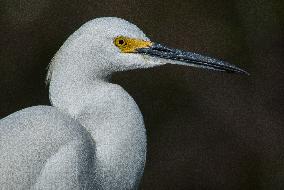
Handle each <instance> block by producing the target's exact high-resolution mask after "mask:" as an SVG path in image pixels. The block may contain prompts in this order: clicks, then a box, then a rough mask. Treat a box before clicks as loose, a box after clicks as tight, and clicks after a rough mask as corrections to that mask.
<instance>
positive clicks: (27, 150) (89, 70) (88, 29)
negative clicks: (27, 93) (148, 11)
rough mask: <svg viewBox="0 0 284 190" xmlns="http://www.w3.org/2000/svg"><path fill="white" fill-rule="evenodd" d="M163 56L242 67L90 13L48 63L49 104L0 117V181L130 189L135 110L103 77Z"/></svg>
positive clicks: (138, 158)
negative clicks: (152, 38)
mask: <svg viewBox="0 0 284 190" xmlns="http://www.w3.org/2000/svg"><path fill="white" fill-rule="evenodd" d="M166 63H171V64H180V65H190V66H196V67H203V68H208V69H214V70H220V71H228V72H236V73H243V74H247V72H245V71H244V70H242V69H239V68H238V67H236V66H233V65H230V64H228V63H226V62H223V61H219V60H217V59H213V58H209V57H206V56H202V55H199V54H195V53H191V52H185V51H182V50H177V49H172V48H167V47H166V46H164V45H161V44H157V43H153V42H151V41H150V40H149V38H147V37H146V35H145V34H144V33H143V32H142V31H141V30H140V29H139V28H138V27H137V26H135V25H134V24H131V23H129V22H127V21H125V20H123V19H119V18H114V17H107V18H97V19H94V20H91V21H89V22H87V23H86V24H84V25H83V26H82V27H81V28H79V29H78V30H77V31H76V32H75V33H74V34H72V35H71V36H70V37H69V38H68V39H67V40H66V42H65V43H64V44H63V45H62V47H61V48H60V50H59V51H58V52H57V53H56V55H55V56H54V58H53V59H52V61H51V63H50V66H49V71H48V75H47V82H48V83H50V84H49V85H50V86H49V97H50V101H51V104H52V106H34V107H29V108H26V109H23V110H20V111H17V112H15V113H13V114H11V115H9V116H7V117H5V118H3V119H2V120H0V189H137V188H138V186H139V181H140V179H141V177H142V175H143V170H144V165H145V158H146V133H145V127H144V122H143V117H142V114H141V112H140V110H139V108H138V106H137V105H136V103H135V101H134V100H133V99H132V97H131V96H130V95H129V94H128V93H127V92H126V91H125V90H124V89H123V88H122V87H120V86H119V85H116V84H112V83H110V82H109V77H110V76H111V74H112V73H113V72H117V71H123V70H131V69H138V68H150V67H154V66H159V65H163V64H166Z"/></svg>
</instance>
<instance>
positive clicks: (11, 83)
mask: <svg viewBox="0 0 284 190" xmlns="http://www.w3.org/2000/svg"><path fill="white" fill-rule="evenodd" d="M283 8H284V1H281V0H278V1H277V0H275V1H273V0H251V1H247V0H187V1H184V0H174V1H171V0H164V1H154V0H152V1H149V0H147V1H146V0H145V1H138V0H116V1H113V0H105V1H100V0H61V1H55V0H0V36H1V38H0V89H1V93H0V118H3V117H5V116H7V115H9V114H11V113H13V112H15V111H17V110H20V109H22V108H25V107H28V106H33V105H41V104H45V105H46V104H49V100H48V87H47V86H45V83H44V80H45V75H46V71H47V70H46V67H47V65H48V63H49V61H50V59H51V58H52V57H53V55H54V54H55V52H56V51H57V50H58V49H59V47H60V46H61V45H62V43H63V42H64V41H65V40H66V38H67V37H68V36H69V35H70V34H72V33H73V32H74V31H75V30H76V29H78V28H79V27H80V26H81V25H82V24H83V23H85V22H86V21H88V20H90V19H93V18H96V17H102V16H116V17H121V18H124V19H126V20H128V21H130V22H133V23H135V24H136V25H137V26H138V27H140V28H141V29H142V30H143V31H144V32H145V33H146V34H147V35H148V37H150V39H152V41H154V42H160V43H164V44H166V45H169V46H171V47H175V48H181V49H185V50H189V51H195V52H198V53H203V54H205V55H210V56H214V57H217V58H221V59H224V60H226V61H228V62H230V63H233V64H235V65H238V66H239V67H241V68H243V69H245V70H247V71H248V72H250V74H251V75H250V76H240V75H234V74H226V73H220V72H213V71H206V70H201V69H195V68H189V67H182V66H171V65H166V66H162V67H159V68H154V69H149V70H137V71H131V72H125V73H117V74H115V75H114V76H113V78H112V80H113V82H115V83H118V84H120V85H121V86H123V87H124V88H125V89H126V90H127V91H128V92H129V93H130V94H131V95H132V96H133V97H134V99H135V100H136V102H137V103H138V105H139V107H140V109H141V111H142V113H143V115H144V119H145V125H146V128H147V135H148V155H147V163H146V168H145V173H144V177H143V181H142V183H141V189H146V190H147V189H154V190H155V189H233V190H234V189H242V190H244V189H284V125H283V118H284V117H283V113H284V110H283V108H284V105H283V103H284V100H283V95H284V83H283V81H284V75H283V72H284V64H283V61H284V51H283V50H284V40H283V37H284V35H283V29H284V27H283V26H284V23H283V22H284V11H283Z"/></svg>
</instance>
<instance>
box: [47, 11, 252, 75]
mask: <svg viewBox="0 0 284 190" xmlns="http://www.w3.org/2000/svg"><path fill="white" fill-rule="evenodd" d="M66 49H67V51H66V52H67V53H64V50H66ZM58 54H61V55H62V54H63V55H64V56H65V57H66V55H67V56H73V58H74V57H76V59H78V58H79V59H80V60H79V61H74V59H73V62H75V63H77V64H80V65H78V68H85V69H86V70H89V71H92V70H98V71H99V72H101V73H105V74H106V75H108V74H110V73H113V72H116V71H124V70H132V69H139V68H150V67H155V66H160V65H164V64H167V63H169V64H176V65H184V66H192V67H200V68H205V69H211V70H217V71H225V72H231V73H240V74H248V73H247V72H246V71H244V70H242V69H240V68H238V67H236V66H234V65H232V64H229V63H227V62H225V61H221V60H218V59H215V58H211V57H208V56H203V55H200V54H197V53H193V52H189V51H184V50H179V49H175V48H170V47H167V46H165V45H162V44H160V43H156V42H152V41H151V40H150V39H149V38H148V37H147V36H146V35H145V34H144V33H143V31H142V30H140V29H139V28H138V27H137V26H136V25H134V24H132V23H130V22H128V21H126V20H124V19H120V18H116V17H102V18H97V19H94V20H91V21H89V22H87V23H86V24H84V25H83V26H82V27H81V28H79V29H78V30H77V31H76V32H75V33H74V34H72V35H71V36H70V37H69V38H68V40H67V41H66V42H65V43H64V45H63V46H62V48H61V50H59V53H58ZM64 56H63V57H64ZM56 58H57V57H56V56H55V59H56ZM61 59H62V58H61ZM64 60H65V58H64ZM75 63H72V64H75ZM86 63H87V64H86ZM52 66H53V65H52V63H51V69H50V70H51V72H52ZM51 72H50V73H49V75H51ZM49 77H50V76H48V78H49Z"/></svg>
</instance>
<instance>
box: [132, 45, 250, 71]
mask: <svg viewBox="0 0 284 190" xmlns="http://www.w3.org/2000/svg"><path fill="white" fill-rule="evenodd" d="M136 52H137V53H142V54H146V55H149V56H153V57H159V58H163V59H167V60H173V61H174V64H179V65H189V66H194V67H201V68H206V69H212V70H218V71H226V72H230V73H239V74H245V75H249V73H248V72H246V71H245V70H243V69H240V68H238V67H236V66H234V65H232V64H229V63H227V62H225V61H221V60H218V59H215V58H211V57H207V56H203V55H200V54H197V53H192V52H187V51H183V50H179V49H174V48H168V47H166V46H164V45H161V44H157V43H153V45H151V46H150V47H147V48H139V49H136Z"/></svg>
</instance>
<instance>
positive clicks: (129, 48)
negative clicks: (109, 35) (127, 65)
mask: <svg viewBox="0 0 284 190" xmlns="http://www.w3.org/2000/svg"><path fill="white" fill-rule="evenodd" d="M113 43H114V44H115V45H116V47H118V48H119V49H120V50H121V52H123V53H135V52H136V50H137V49H139V48H147V47H150V46H151V45H152V44H153V43H152V42H150V41H144V40H139V39H135V38H128V37H124V36H118V37H116V38H115V39H114V41H113Z"/></svg>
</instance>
